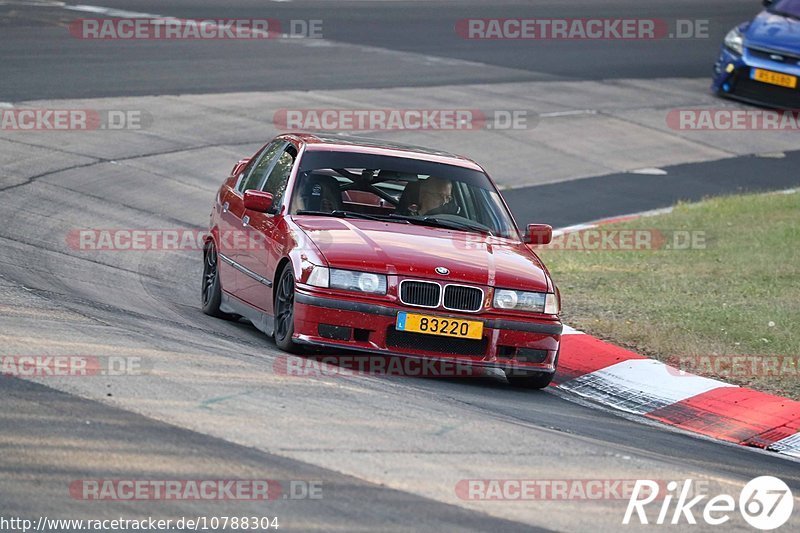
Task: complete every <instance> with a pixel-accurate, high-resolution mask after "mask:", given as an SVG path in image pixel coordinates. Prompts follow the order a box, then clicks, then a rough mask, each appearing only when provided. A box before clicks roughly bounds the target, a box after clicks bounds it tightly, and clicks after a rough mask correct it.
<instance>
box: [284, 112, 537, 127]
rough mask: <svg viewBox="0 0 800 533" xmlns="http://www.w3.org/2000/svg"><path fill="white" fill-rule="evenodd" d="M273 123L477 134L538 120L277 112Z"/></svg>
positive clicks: (503, 115) (517, 115) (504, 115)
mask: <svg viewBox="0 0 800 533" xmlns="http://www.w3.org/2000/svg"><path fill="white" fill-rule="evenodd" d="M272 121H273V123H274V125H275V127H276V128H278V129H282V130H304V131H317V130H319V131H383V130H402V131H405V130H411V131H479V130H491V129H495V130H526V129H531V128H534V127H536V125H537V124H538V122H539V117H538V115H536V114H535V113H530V112H528V111H527V110H523V109H498V110H493V111H482V110H480V109H279V110H278V111H276V112H275V114H274V115H273V118H272Z"/></svg>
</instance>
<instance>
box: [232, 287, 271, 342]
mask: <svg viewBox="0 0 800 533" xmlns="http://www.w3.org/2000/svg"><path fill="white" fill-rule="evenodd" d="M219 308H220V310H221V311H223V312H225V313H232V314H234V315H241V316H243V317H244V318H246V319H247V320H249V321H250V322H252V323H253V325H254V326H255V327H256V329H258V330H259V331H261V332H262V333H264V335H266V336H267V337H272V335H273V334H274V333H275V317H272V316H270V315H268V314H266V313H262V312H261V311H258V310H257V309H253V308H252V307H250V306H249V305H247V304H246V303H244V302H243V301H241V300H239V299H238V298H236V297H235V296H231V295H230V294H228V293H227V292H225V291H222V301H221V302H220V304H219Z"/></svg>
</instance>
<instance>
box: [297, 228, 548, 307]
mask: <svg viewBox="0 0 800 533" xmlns="http://www.w3.org/2000/svg"><path fill="white" fill-rule="evenodd" d="M294 221H295V223H296V224H297V225H298V226H299V227H300V228H301V229H302V230H303V231H304V232H305V234H306V235H308V237H309V238H310V239H311V240H312V241H313V242H314V244H315V245H316V247H317V248H318V249H319V250H320V251H321V252H322V254H323V256H324V257H325V259H326V260H327V261H328V263H329V265H330V266H331V267H333V268H343V269H350V270H360V271H368V272H383V273H386V274H396V275H399V276H404V277H414V278H422V279H435V280H438V281H448V282H452V283H469V284H476V285H489V286H494V287H502V288H509V289H520V290H529V291H537V292H548V291H549V290H550V289H549V286H550V285H549V279H548V276H547V274H546V272H545V270H544V268H543V266H542V264H541V263H540V262H539V260H538V258H537V257H536V255H535V254H534V253H533V252H531V250H530V249H528V247H527V246H526V245H525V244H523V243H519V242H514V241H512V240H508V239H502V238H496V237H488V236H486V235H481V234H478V233H468V232H463V231H455V230H449V229H442V228H433V227H428V226H416V225H411V224H408V225H406V224H397V223H385V222H377V221H370V220H353V219H348V220H344V219H338V218H328V217H314V216H298V217H295V218H294ZM437 267H444V268H446V269H448V270H449V271H450V274H449V275H447V276H442V275H440V274H437V273H436V268H437Z"/></svg>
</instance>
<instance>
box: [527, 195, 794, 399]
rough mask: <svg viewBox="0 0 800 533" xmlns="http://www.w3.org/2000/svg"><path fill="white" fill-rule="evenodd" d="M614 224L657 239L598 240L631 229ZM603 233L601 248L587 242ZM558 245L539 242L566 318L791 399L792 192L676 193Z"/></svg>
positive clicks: (647, 351) (644, 350) (646, 351)
mask: <svg viewBox="0 0 800 533" xmlns="http://www.w3.org/2000/svg"><path fill="white" fill-rule="evenodd" d="M621 230H634V231H633V235H634V237H633V238H632V241H631V242H634V243H635V241H636V239H637V238H638V239H639V241H640V243H641V244H642V245H644V244H645V241H647V240H648V239H649V240H650V242H652V243H653V244H654V246H652V247H651V248H658V249H645V250H641V249H640V250H630V249H627V250H620V249H616V250H614V249H608V248H615V247H617V246H618V245H620V244H626V243H625V237H622V238H621V237H620V236H630V232H629V233H627V234H625V233H624V232H623V233H618V234H616V238H615V236H614V234H613V233H610V232H614V231H621ZM598 231H599V232H600V233H597V232H598ZM603 236H605V237H606V238H607V241H606V243H605V246H603V247H602V248H605V249H596V250H586V248H587V247H594V246H596V245H597V243H598V242H600V243H602V240H601V239H602V237H603ZM615 239H616V240H615ZM561 244H562V245H563V249H560V250H559V249H544V250H539V252H538V253H539V254H540V256H541V257H542V259H543V260H544V261H545V263H546V264H547V265H548V267H549V268H550V270H551V272H552V273H553V276H554V278H555V279H556V281H557V282H558V284H559V288H560V290H561V294H562V299H563V304H564V312H563V316H564V322H565V323H567V324H569V325H571V326H573V327H576V328H578V329H580V330H582V331H585V332H586V333H589V334H591V335H594V336H597V337H599V338H602V339H605V340H608V341H610V342H612V343H615V344H617V345H620V346H624V347H626V348H629V349H631V350H633V351H635V352H637V353H640V354H642V355H647V356H649V357H653V358H656V359H659V360H662V361H665V362H668V363H671V364H673V365H676V364H677V365H678V366H679V367H680V368H683V369H686V370H687V371H691V372H693V373H698V374H702V375H707V376H710V377H716V378H719V379H722V380H723V381H727V382H730V383H736V384H739V385H744V386H750V387H753V388H757V389H760V390H764V391H768V392H772V393H775V394H779V395H784V396H789V397H792V398H795V399H800V193H798V192H795V193H792V194H761V195H742V196H730V197H722V198H714V199H710V200H707V201H704V202H700V203H696V204H679V205H677V206H676V207H675V209H674V210H673V211H672V212H671V213H669V214H664V215H658V216H654V217H645V218H640V219H637V220H633V221H629V222H624V223H617V224H612V225H607V226H605V225H604V226H602V227H601V228H599V229H598V230H595V233H594V234H591V233H590V234H584V235H581V236H578V237H576V238H574V239H573V240H570V239H569V237H567V238H565V240H564V241H562V242H561ZM687 246H688V248H687ZM676 248H680V249H676Z"/></svg>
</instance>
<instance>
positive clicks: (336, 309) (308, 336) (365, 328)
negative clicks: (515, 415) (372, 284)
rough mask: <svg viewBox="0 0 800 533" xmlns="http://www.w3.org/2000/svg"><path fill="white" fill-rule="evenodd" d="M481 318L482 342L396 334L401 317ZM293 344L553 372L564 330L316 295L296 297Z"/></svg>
mask: <svg viewBox="0 0 800 533" xmlns="http://www.w3.org/2000/svg"><path fill="white" fill-rule="evenodd" d="M400 311H407V312H410V313H423V314H426V315H434V316H440V317H450V318H460V319H467V320H479V321H482V322H483V323H484V332H483V338H482V339H481V340H468V339H454V338H450V337H441V336H435V335H425V334H420V333H407V332H402V331H397V330H396V329H395V327H394V326H395V323H396V319H397V313H399V312H400ZM294 315H295V334H294V337H293V338H294V340H295V342H298V343H301V344H307V345H314V346H319V347H325V348H340V349H346V350H355V351H360V352H370V353H376V354H380V355H389V356H395V355H396V356H404V357H418V358H436V359H451V360H458V361H460V362H464V363H468V364H470V365H474V366H478V367H487V368H498V369H501V370H504V371H506V372H507V373H508V372H515V373H518V374H525V373H530V372H545V373H553V372H555V364H556V355H557V354H558V349H559V346H560V343H561V332H562V329H563V326H562V325H561V323H560V322H558V321H550V320H540V319H531V320H519V319H508V318H504V317H502V316H496V315H493V314H491V313H480V314H458V313H450V312H446V311H440V310H432V309H420V308H415V307H407V306H395V305H392V304H376V303H368V302H361V301H356V300H344V299H339V298H331V297H327V296H320V295H315V294H312V293H307V292H303V291H300V290H298V292H297V293H296V295H295V309H294Z"/></svg>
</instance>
